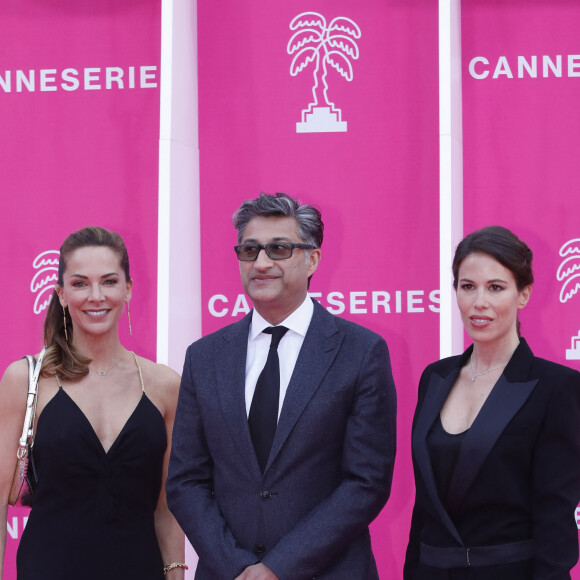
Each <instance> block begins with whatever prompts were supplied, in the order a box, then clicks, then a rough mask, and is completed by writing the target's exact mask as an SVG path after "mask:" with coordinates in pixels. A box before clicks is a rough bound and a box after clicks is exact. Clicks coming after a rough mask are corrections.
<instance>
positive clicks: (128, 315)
mask: <svg viewBox="0 0 580 580" xmlns="http://www.w3.org/2000/svg"><path fill="white" fill-rule="evenodd" d="M127 320H128V321H129V334H130V335H131V336H133V329H132V328H131V313H130V312H129V303H128V302H127Z"/></svg>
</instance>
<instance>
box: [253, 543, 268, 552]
mask: <svg viewBox="0 0 580 580" xmlns="http://www.w3.org/2000/svg"><path fill="white" fill-rule="evenodd" d="M265 551H266V546H264V544H256V545H255V546H254V552H256V554H261V553H262V552H265Z"/></svg>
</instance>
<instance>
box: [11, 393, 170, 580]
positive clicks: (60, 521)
mask: <svg viewBox="0 0 580 580" xmlns="http://www.w3.org/2000/svg"><path fill="white" fill-rule="evenodd" d="M166 446H167V436H166V430H165V423H164V420H163V417H162V415H161V413H160V412H159V410H158V409H157V407H155V405H154V404H153V403H152V402H151V401H150V400H149V399H148V398H147V395H146V394H145V392H144V391H143V395H142V397H141V399H140V401H139V403H138V404H137V406H136V408H135V410H134V411H133V414H132V415H131V416H130V417H129V419H128V420H127V423H126V424H125V426H124V427H123V429H122V430H121V432H120V433H119V435H118V437H117V439H116V440H115V442H114V443H113V445H112V446H111V448H110V449H109V451H108V452H105V450H104V448H103V446H102V445H101V442H100V441H99V438H98V437H97V434H96V433H95V431H94V430H93V427H92V426H91V424H90V423H89V421H88V419H87V417H86V416H85V415H84V413H83V412H82V411H81V409H80V408H79V407H78V406H77V404H76V403H75V402H74V401H73V400H72V399H71V397H70V396H69V395H68V394H67V392H66V391H65V390H64V389H62V388H60V389H59V390H58V392H57V394H56V395H55V396H54V397H53V398H52V399H51V400H50V401H49V402H48V403H47V405H46V407H45V408H44V409H43V411H42V413H41V415H40V417H39V418H38V425H37V432H36V440H35V447H34V457H35V462H36V466H37V472H38V489H37V492H36V494H35V496H34V503H33V507H32V510H31V512H30V517H29V519H28V523H27V524H26V527H25V529H24V532H23V534H22V539H21V541H20V545H19V548H18V554H17V571H18V572H17V574H18V580H78V579H79V578H82V579H83V580H111V579H113V580H114V579H117V578H118V579H119V580H163V578H164V575H163V561H162V558H161V553H160V551H159V545H158V543H157V537H156V535H155V527H154V521H153V514H154V511H155V507H156V505H157V501H158V497H159V492H160V489H161V479H162V464H163V455H164V453H165V449H166Z"/></svg>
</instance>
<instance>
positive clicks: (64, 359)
mask: <svg viewBox="0 0 580 580" xmlns="http://www.w3.org/2000/svg"><path fill="white" fill-rule="evenodd" d="M132 285H133V283H132V280H131V277H130V275H129V259H128V256H127V250H126V248H125V245H124V243H123V240H122V239H121V237H120V236H119V235H118V234H115V233H113V232H110V231H108V230H105V229H102V228H97V227H88V228H84V229H83V230H80V231H78V232H75V233H74V234H71V235H70V236H69V237H68V238H67V239H66V240H65V242H64V244H63V245H62V247H61V253H60V263H59V270H58V282H57V285H56V286H55V292H54V294H53V297H52V300H51V303H50V305H49V308H48V310H47V316H46V321H45V326H44V341H45V345H46V346H47V352H46V355H45V357H44V361H43V364H42V374H41V379H40V381H39V387H38V407H37V423H36V436H35V445H34V459H35V465H36V468H37V474H38V485H37V489H36V492H35V494H34V499H33V505H32V510H31V513H30V517H29V519H28V523H27V525H26V528H25V530H24V532H23V535H22V539H21V542H20V545H19V548H18V555H17V571H18V580H68V579H70V580H73V579H74V580H77V579H78V578H83V580H87V579H89V580H104V579H109V578H119V579H123V580H127V579H133V580H162V579H163V578H164V577H165V576H164V567H165V566H168V565H171V564H179V565H178V566H172V567H171V569H170V570H169V571H167V576H166V577H167V578H170V579H171V580H182V579H183V577H184V568H183V566H184V565H183V555H184V537H183V533H182V532H181V530H180V528H179V526H178V525H177V523H176V521H175V519H174V518H173V516H172V515H171V513H170V512H169V510H168V508H167V504H166V501H165V489H164V482H165V477H166V473H167V463H168V457H169V442H170V437H171V430H172V426H173V418H174V413H175V407H176V403H177V394H178V389H179V375H178V374H177V373H175V372H174V371H172V370H171V369H169V368H167V367H165V366H163V365H158V364H155V363H153V362H151V361H149V360H147V359H144V358H142V357H139V356H136V355H135V354H134V353H133V352H131V351H128V350H127V349H126V348H124V347H123V345H122V344H121V343H120V340H119V333H118V325H119V319H120V318H121V316H122V314H123V312H124V310H125V306H127V309H128V306H129V301H130V299H131V292H132ZM27 381H28V368H27V363H26V361H23V360H21V361H17V362H15V363H12V364H11V365H10V366H9V367H8V369H7V370H6V372H5V374H4V377H3V379H2V383H1V384H0V443H1V445H2V449H1V451H2V458H1V459H0V461H1V464H0V465H1V470H0V473H1V478H2V479H1V482H0V489H1V492H2V504H1V505H2V513H1V514H0V519H3V520H5V516H6V503H7V498H8V493H9V490H10V484H11V480H12V475H13V472H14V467H15V450H16V447H17V444H18V439H19V436H20V432H21V430H22V424H23V421H24V410H25V406H26V385H27ZM0 529H2V530H3V533H2V538H1V540H2V542H1V544H2V553H3V550H4V545H5V541H6V527H5V526H4V527H2V526H0Z"/></svg>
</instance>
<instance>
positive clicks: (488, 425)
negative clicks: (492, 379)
mask: <svg viewBox="0 0 580 580" xmlns="http://www.w3.org/2000/svg"><path fill="white" fill-rule="evenodd" d="M532 358H533V354H532V351H531V350H530V348H529V347H528V345H527V343H526V342H525V341H524V340H523V339H522V340H521V342H520V345H519V346H518V348H517V349H516V350H515V352H514V354H513V356H512V358H511V360H510V362H509V364H508V366H507V367H506V369H505V371H504V373H503V374H502V375H501V377H500V378H499V380H498V381H497V383H496V384H495V386H494V387H493V389H492V391H491V393H490V394H489V396H488V398H487V400H486V401H485V403H484V405H483V407H482V408H481V410H480V412H479V413H478V415H477V417H476V418H475V421H474V422H473V424H472V426H471V428H470V429H469V431H468V432H467V434H466V435H465V439H464V440H463V443H462V445H461V450H460V452H459V456H458V458H457V463H456V464H455V469H454V471H453V477H452V478H451V484H450V486H449V491H448V495H447V500H448V501H447V506H448V509H449V511H451V512H453V511H455V510H457V508H459V506H460V505H461V502H462V501H463V499H464V498H465V495H466V494H467V492H468V491H469V488H470V487H471V485H472V484H473V482H474V480H475V479H476V477H477V474H478V473H479V470H480V469H481V466H482V465H483V462H484V461H485V459H486V458H487V456H488V455H489V453H490V452H491V450H492V448H493V446H494V445H495V443H496V441H497V440H498V438H499V437H500V435H501V434H502V433H503V431H504V429H505V428H506V427H507V425H508V424H509V422H510V421H511V420H512V418H513V417H514V415H515V414H516V413H517V412H518V411H519V410H520V409H521V407H522V405H523V404H524V403H525V402H526V401H527V400H528V397H529V396H530V395H531V393H532V391H533V390H534V387H535V386H536V384H537V382H538V379H533V380H529V381H522V380H521V379H522V378H525V377H527V375H528V370H529V367H530V364H531V361H532ZM508 377H509V378H511V379H512V380H509V379H508ZM518 379H520V380H518Z"/></svg>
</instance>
